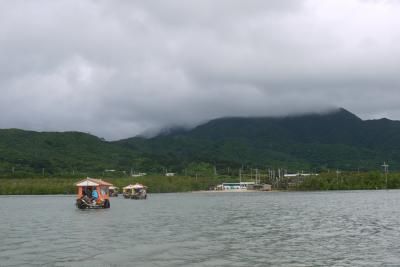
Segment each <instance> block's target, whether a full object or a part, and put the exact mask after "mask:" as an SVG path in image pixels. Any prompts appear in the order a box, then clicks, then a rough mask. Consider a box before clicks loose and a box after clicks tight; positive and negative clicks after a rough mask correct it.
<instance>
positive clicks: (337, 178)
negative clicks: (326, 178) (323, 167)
mask: <svg viewBox="0 0 400 267" xmlns="http://www.w3.org/2000/svg"><path fill="white" fill-rule="evenodd" d="M339 174H340V171H339V169H336V184H337V185H339Z"/></svg>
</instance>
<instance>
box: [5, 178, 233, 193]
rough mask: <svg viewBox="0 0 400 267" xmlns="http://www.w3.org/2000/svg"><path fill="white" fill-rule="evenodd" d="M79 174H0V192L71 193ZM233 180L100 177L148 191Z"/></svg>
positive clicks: (185, 189) (203, 187) (183, 189)
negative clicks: (6, 175)
mask: <svg viewBox="0 0 400 267" xmlns="http://www.w3.org/2000/svg"><path fill="white" fill-rule="evenodd" d="M81 179H82V178H60V177H53V178H40V177H38V178H1V179H0V195H47V194H75V192H76V187H75V186H74V183H75V182H77V181H79V180H81ZM235 179H236V180H237V178H230V177H223V176H219V177H198V178H196V177H187V176H174V177H166V176H145V177H139V178H132V177H122V178H104V180H106V181H107V182H110V183H112V184H114V185H115V186H118V187H119V188H122V187H124V186H126V185H128V184H133V183H136V182H138V183H143V184H144V185H146V186H148V191H149V192H150V193H169V192H188V191H197V190H208V189H210V188H212V187H213V186H215V185H216V184H218V183H222V182H223V181H231V180H235Z"/></svg>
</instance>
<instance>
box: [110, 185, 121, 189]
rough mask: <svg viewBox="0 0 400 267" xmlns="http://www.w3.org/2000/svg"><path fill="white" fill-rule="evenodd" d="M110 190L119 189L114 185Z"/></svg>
mask: <svg viewBox="0 0 400 267" xmlns="http://www.w3.org/2000/svg"><path fill="white" fill-rule="evenodd" d="M109 188H110V189H111V190H115V189H118V188H119V187H116V186H113V185H112V186H110V187H109Z"/></svg>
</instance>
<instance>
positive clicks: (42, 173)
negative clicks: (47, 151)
mask: <svg viewBox="0 0 400 267" xmlns="http://www.w3.org/2000/svg"><path fill="white" fill-rule="evenodd" d="M42 176H43V177H44V168H42Z"/></svg>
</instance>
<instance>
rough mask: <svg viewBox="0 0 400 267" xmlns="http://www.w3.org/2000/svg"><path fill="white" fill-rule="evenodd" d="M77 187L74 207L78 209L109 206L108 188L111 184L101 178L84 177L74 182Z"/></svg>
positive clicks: (105, 207) (106, 207)
mask: <svg viewBox="0 0 400 267" xmlns="http://www.w3.org/2000/svg"><path fill="white" fill-rule="evenodd" d="M75 185H76V186H77V187H78V197H77V199H76V207H77V208H78V209H108V208H110V200H109V188H110V186H112V184H110V183H107V182H106V181H103V180H101V179H94V178H89V177H88V178H86V179H84V180H82V181H79V182H77V183H76V184H75Z"/></svg>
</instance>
